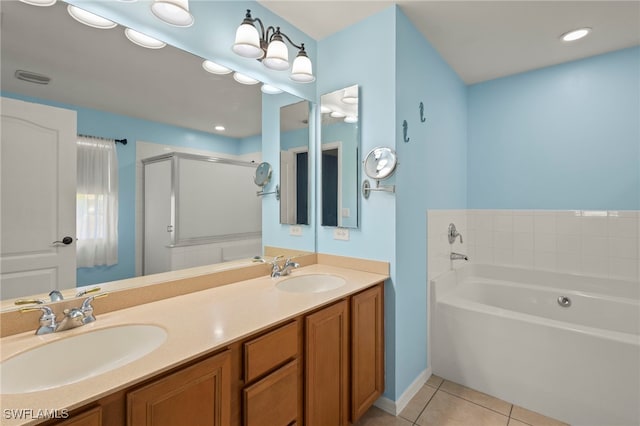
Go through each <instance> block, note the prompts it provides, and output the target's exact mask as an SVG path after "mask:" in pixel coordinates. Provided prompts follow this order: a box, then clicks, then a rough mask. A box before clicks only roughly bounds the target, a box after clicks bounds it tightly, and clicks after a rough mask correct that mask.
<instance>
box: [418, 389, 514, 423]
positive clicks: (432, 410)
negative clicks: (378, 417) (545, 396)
mask: <svg viewBox="0 0 640 426" xmlns="http://www.w3.org/2000/svg"><path fill="white" fill-rule="evenodd" d="M508 420H509V418H508V417H507V416H503V415H502V414H498V413H496V412H495V411H491V410H489V409H487V408H484V407H481V406H479V405H477V404H474V403H473V402H469V401H467V400H464V399H462V398H458V397H457V396H453V395H451V394H448V393H446V392H443V391H440V390H439V391H438V392H436V394H435V395H434V396H433V398H431V402H429V405H427V408H425V410H424V411H423V412H422V414H421V415H420V417H418V421H417V422H416V424H418V425H422V426H434V425H437V426H469V425H474V426H506V425H507V421H508Z"/></svg>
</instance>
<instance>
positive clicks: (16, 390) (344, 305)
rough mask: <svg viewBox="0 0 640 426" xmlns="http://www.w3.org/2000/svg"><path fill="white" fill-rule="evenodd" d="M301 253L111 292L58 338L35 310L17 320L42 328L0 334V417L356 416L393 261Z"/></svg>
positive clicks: (195, 420) (106, 420)
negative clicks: (295, 259)
mask: <svg viewBox="0 0 640 426" xmlns="http://www.w3.org/2000/svg"><path fill="white" fill-rule="evenodd" d="M306 258H307V259H306V260H305V261H304V262H301V263H302V265H303V266H301V267H299V268H297V269H295V270H293V272H292V273H291V274H289V275H287V276H282V277H275V278H273V277H271V276H270V274H269V266H270V265H268V264H267V265H253V266H251V267H248V268H246V269H247V271H243V269H242V268H240V269H236V270H233V271H219V272H212V273H208V274H204V275H198V276H193V277H190V278H189V277H185V278H182V279H181V280H176V281H175V282H173V283H172V282H166V283H163V284H156V285H147V286H141V287H139V288H137V289H129V290H123V291H118V290H115V291H112V292H111V293H110V294H109V296H110V297H106V298H100V299H97V300H95V301H94V308H95V315H96V318H97V320H96V321H95V322H92V323H89V324H86V325H83V326H81V327H77V328H74V329H71V330H66V331H63V332H57V333H51V334H46V335H38V336H37V335H35V334H34V331H35V329H36V328H37V323H38V321H37V319H38V316H37V314H35V313H24V314H18V315H22V316H28V319H29V320H30V321H32V325H33V327H32V329H31V330H29V331H23V332H20V333H17V334H11V335H6V332H5V333H4V337H3V338H2V340H1V341H0V344H1V345H2V363H1V364H0V368H1V369H0V375H1V377H2V392H3V394H2V409H3V413H2V424H3V425H4V424H6V425H22V424H39V423H43V424H60V425H83V426H85V425H86V426H89V425H125V424H126V425H143V424H144V425H177V424H189V425H293V424H297V425H303V424H304V425H309V426H312V425H320V426H326V425H347V424H350V423H352V422H355V421H356V420H357V419H358V418H359V417H360V416H361V415H362V414H363V413H364V412H365V411H366V410H367V409H368V408H369V407H370V406H371V405H372V404H373V402H374V401H375V400H376V399H377V398H378V397H379V396H380V395H381V394H382V392H383V390H384V335H383V328H384V327H383V321H384V320H383V319H384V314H383V306H384V303H383V293H384V281H385V280H386V279H387V278H388V276H389V275H388V264H387V263H385V262H375V261H366V260H361V259H349V258H341V257H338V256H329V255H322V254H313V255H309V256H306ZM256 271H259V272H256ZM230 272H232V273H233V275H234V277H235V278H234V279H232V282H228V281H229V280H230V278H229V274H230ZM246 274H248V275H246ZM258 274H259V276H257V277H252V276H254V275H258ZM190 282H193V284H194V285H193V286H191V285H190ZM206 282H208V283H209V284H208V288H205V289H202V288H199V287H200V286H203V285H204V286H207V284H203V283H206ZM171 286H182V287H183V288H193V289H197V290H195V291H192V292H188V293H186V294H181V295H170V296H168V297H167V296H166V294H168V293H167V291H166V288H169V287H171ZM156 287H157V288H156ZM160 287H165V290H163V291H157V292H155V293H157V294H165V296H157V300H149V299H148V298H149V297H153V296H150V294H152V293H154V290H160ZM122 292H125V293H126V294H124V296H125V297H120V296H123V295H121V294H120V293H122ZM110 299H111V300H110ZM119 299H122V302H123V303H122V304H121V305H120V306H118V304H119ZM136 299H138V300H144V301H145V302H144V303H142V304H132V303H131V302H132V300H136ZM73 302H75V303H76V304H77V303H80V302H81V300H79V299H77V300H75V301H73ZM127 304H128V305H130V306H129V307H125V306H127ZM106 311H109V312H106ZM9 314H17V313H16V312H12V313H7V312H5V313H3V328H4V326H5V325H6V322H4V321H6V320H7V319H11V318H12V317H10V316H9ZM14 316H15V315H14ZM38 417H40V418H38Z"/></svg>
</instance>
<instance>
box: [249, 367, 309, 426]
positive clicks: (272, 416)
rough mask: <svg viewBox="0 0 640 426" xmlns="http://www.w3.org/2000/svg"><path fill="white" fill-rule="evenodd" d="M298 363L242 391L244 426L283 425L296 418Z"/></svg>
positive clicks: (277, 371) (281, 369)
mask: <svg viewBox="0 0 640 426" xmlns="http://www.w3.org/2000/svg"><path fill="white" fill-rule="evenodd" d="M298 373H299V370H298V360H297V359H295V360H293V361H291V362H290V363H289V364H287V365H285V366H284V367H282V368H280V369H279V370H276V371H274V372H273V373H271V374H269V375H268V376H267V377H265V378H264V379H262V380H260V381H259V382H257V383H255V384H253V385H251V386H249V387H247V388H245V389H244V391H243V400H244V401H243V402H244V425H245V426H286V425H290V424H295V423H294V422H295V421H296V419H297V418H298Z"/></svg>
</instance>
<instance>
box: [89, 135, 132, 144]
mask: <svg viewBox="0 0 640 426" xmlns="http://www.w3.org/2000/svg"><path fill="white" fill-rule="evenodd" d="M78 136H81V137H84V138H94V139H102V140H104V141H114V142H115V143H121V144H122V145H126V144H127V139H126V138H125V139H110V138H101V137H100V136H91V135H80V134H79V135H78Z"/></svg>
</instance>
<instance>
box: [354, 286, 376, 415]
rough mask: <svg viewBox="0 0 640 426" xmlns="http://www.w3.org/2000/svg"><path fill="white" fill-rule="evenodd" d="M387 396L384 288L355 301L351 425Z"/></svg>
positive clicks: (358, 297)
mask: <svg viewBox="0 0 640 426" xmlns="http://www.w3.org/2000/svg"><path fill="white" fill-rule="evenodd" d="M382 392H384V287H383V284H382V283H381V284H378V285H376V286H375V287H371V288H370V289H368V290H365V291H363V292H361V293H358V294H356V295H354V296H353V297H352V298H351V421H352V422H356V421H357V420H358V419H359V418H360V417H361V416H362V415H363V414H364V413H365V412H366V411H367V410H368V409H369V407H371V406H372V405H373V403H374V402H375V401H376V400H377V399H378V398H379V397H380V396H381V395H382Z"/></svg>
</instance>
